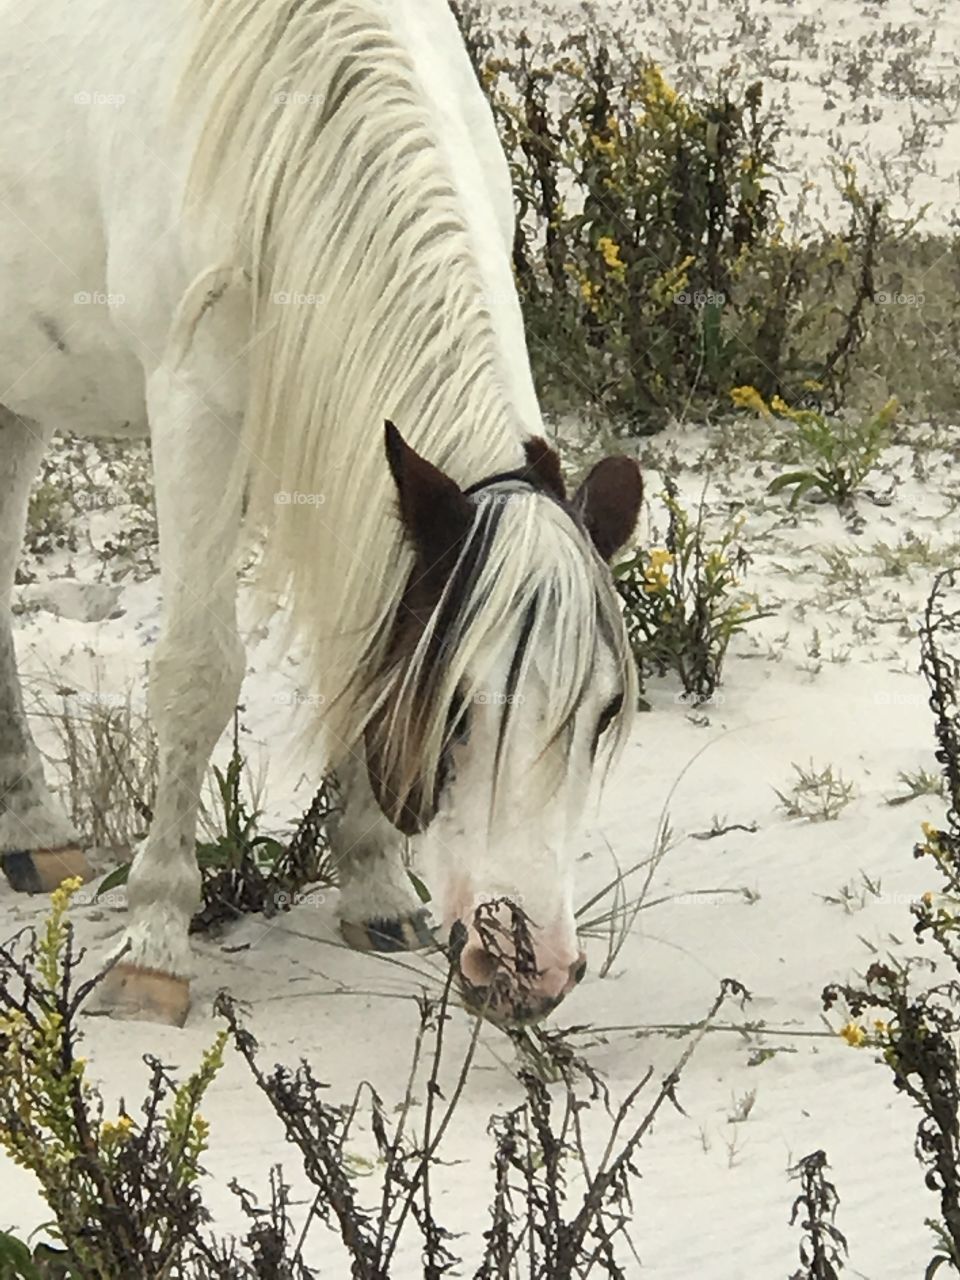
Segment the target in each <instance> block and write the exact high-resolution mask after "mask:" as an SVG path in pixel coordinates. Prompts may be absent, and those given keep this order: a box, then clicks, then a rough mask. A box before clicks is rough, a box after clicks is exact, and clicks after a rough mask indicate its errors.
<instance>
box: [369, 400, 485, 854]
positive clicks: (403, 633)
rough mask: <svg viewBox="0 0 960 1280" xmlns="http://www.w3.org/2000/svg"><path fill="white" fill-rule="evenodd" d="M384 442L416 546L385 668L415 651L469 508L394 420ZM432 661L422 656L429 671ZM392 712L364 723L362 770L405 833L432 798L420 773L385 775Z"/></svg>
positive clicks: (415, 742) (434, 641) (426, 815)
mask: <svg viewBox="0 0 960 1280" xmlns="http://www.w3.org/2000/svg"><path fill="white" fill-rule="evenodd" d="M385 444H386V453H387V461H388V463H389V465H390V470H391V472H392V474H393V478H394V482H395V484H396V486H397V497H398V500H399V508H400V518H401V520H402V522H403V527H404V531H405V533H406V535H407V537H408V538H409V539H410V541H411V543H412V544H413V547H414V550H415V552H416V561H415V564H414V568H413V571H412V573H411V574H410V578H409V580H408V581H407V586H406V590H405V591H404V593H403V597H402V599H401V602H400V607H399V609H398V611H397V616H396V621H395V623H394V629H393V634H392V636H391V638H390V642H389V645H388V649H387V654H386V659H385V669H386V671H390V670H393V669H395V668H396V667H397V666H400V665H402V664H403V663H404V662H405V661H406V660H408V659H409V658H410V657H411V656H412V655H413V653H414V652H415V651H416V649H417V646H418V645H419V643H420V641H421V639H422V637H423V634H424V632H425V631H426V629H427V626H428V625H429V623H430V620H431V618H433V616H434V614H435V613H436V611H437V608H438V606H439V604H440V599H441V597H442V595H443V592H444V588H445V587H446V585H447V583H448V581H449V580H450V577H451V575H452V573H453V570H454V568H455V566H456V564H457V560H458V558H459V556H460V553H461V551H462V550H463V547H464V544H465V542H466V539H467V535H468V534H469V531H470V528H471V526H472V524H473V519H474V515H475V511H474V508H473V506H472V504H471V503H470V500H469V498H467V497H466V496H465V495H464V494H463V492H462V491H461V490H460V488H459V487H458V486H457V485H456V484H455V483H454V481H453V480H451V479H450V477H449V476H447V475H445V474H444V473H443V472H442V471H440V470H439V468H437V467H435V466H433V464H432V463H430V462H428V461H427V460H426V459H425V458H422V457H421V456H420V455H419V454H418V453H417V452H416V451H415V450H414V449H411V448H410V446H409V445H408V444H407V443H406V441H405V440H404V439H403V437H402V436H401V434H400V432H399V431H398V430H397V428H396V427H395V426H394V425H393V423H392V422H388V423H387V424H386V438H385ZM459 604H460V602H459V601H456V600H451V602H450V607H449V609H448V610H447V613H448V616H449V617H450V618H451V619H452V618H454V617H456V614H457V611H458V609H459ZM444 639H445V635H444V628H442V627H440V626H438V627H437V628H436V629H435V631H434V633H433V636H432V637H431V646H432V647H435V649H436V652H437V655H438V657H439V652H440V650H441V648H442V645H443V642H444ZM433 665H434V664H433V663H432V662H430V661H429V660H428V662H427V669H430V668H431V667H432V666H433ZM424 701H426V700H424ZM392 712H393V708H392V706H391V705H390V703H387V704H386V705H385V706H384V707H382V708H381V709H380V710H379V711H378V712H377V714H376V715H375V716H374V717H373V718H372V719H371V721H370V723H369V724H368V726H367V729H366V734H365V743H366V750H367V770H368V773H369V776H370V785H371V787H372V789H373V793H374V795H375V796H376V798H377V802H378V804H379V805H380V808H381V809H382V810H383V812H384V813H385V814H386V816H387V817H388V818H389V819H390V821H391V822H392V823H393V824H394V825H395V826H396V827H397V828H398V829H399V830H400V831H402V832H403V833H404V834H405V835H416V834H417V833H418V832H419V831H422V830H423V829H424V828H425V827H426V826H427V824H428V823H429V821H430V819H431V818H432V817H433V815H434V813H435V812H436V805H437V800H438V796H436V795H432V796H427V795H426V794H425V792H426V788H425V784H424V781H423V780H422V779H419V780H416V779H415V778H411V779H409V780H407V781H403V780H401V779H399V778H394V777H391V776H389V775H390V771H389V770H388V769H387V768H386V767H385V765H384V759H385V751H384V739H385V737H386V734H387V732H388V725H389V723H390V719H391V717H392ZM428 715H429V707H427V706H425V705H424V706H423V715H422V718H421V719H420V722H419V723H417V722H415V723H413V724H407V725H405V726H404V730H405V732H406V734H407V753H408V754H409V757H410V758H411V759H414V760H417V759H421V758H422V752H421V751H420V742H419V740H420V739H422V735H423V732H424V731H425V728H426V723H427V718H428Z"/></svg>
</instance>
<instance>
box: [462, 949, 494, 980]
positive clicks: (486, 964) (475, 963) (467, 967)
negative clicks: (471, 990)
mask: <svg viewBox="0 0 960 1280" xmlns="http://www.w3.org/2000/svg"><path fill="white" fill-rule="evenodd" d="M497 968H498V962H497V959H496V957H495V956H492V955H491V954H490V953H489V951H485V950H484V948H483V947H477V946H473V947H465V948H464V949H463V951H462V952H461V953H460V973H461V974H462V975H463V977H464V978H466V980H467V982H469V983H470V985H471V986H472V987H476V988H478V989H482V988H484V987H489V986H492V985H493V980H494V978H495V977H496V976H497Z"/></svg>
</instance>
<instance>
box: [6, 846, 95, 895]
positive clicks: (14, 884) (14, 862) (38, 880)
mask: <svg viewBox="0 0 960 1280" xmlns="http://www.w3.org/2000/svg"><path fill="white" fill-rule="evenodd" d="M0 861H2V863H3V874H4V875H5V876H6V877H7V880H8V882H9V884H10V888H11V889H14V890H16V892H17V893H53V891H54V889H58V888H59V887H60V885H61V884H62V883H63V881H64V880H71V879H73V878H74V877H75V876H79V877H80V879H81V880H82V881H83V882H84V884H86V882H87V881H88V880H92V879H93V874H94V873H93V869H92V867H91V866H90V863H89V862H88V861H87V859H86V855H85V854H84V853H83V851H82V850H80V849H77V848H74V847H72V846H71V847H68V848H66V849H17V850H15V851H14V852H11V853H5V854H3V855H2V856H0Z"/></svg>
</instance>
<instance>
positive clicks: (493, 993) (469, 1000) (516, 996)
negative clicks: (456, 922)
mask: <svg viewBox="0 0 960 1280" xmlns="http://www.w3.org/2000/svg"><path fill="white" fill-rule="evenodd" d="M586 971H587V958H586V956H585V955H584V953H583V952H582V951H581V952H580V953H579V954H578V955H577V958H576V959H575V960H574V961H573V962H572V963H570V964H569V965H551V966H548V967H546V968H543V969H537V970H536V971H535V972H533V973H518V972H517V968H516V966H515V965H514V964H512V963H511V962H510V960H509V959H507V958H506V957H503V956H501V957H496V956H493V955H491V954H490V952H489V951H487V950H486V949H485V948H484V946H483V944H482V943H481V942H480V941H479V940H478V939H476V938H471V939H470V940H469V941H468V942H467V944H466V946H465V947H464V948H463V951H462V952H461V953H460V989H461V992H462V994H463V998H464V1002H465V1003H466V1005H467V1007H468V1008H469V1009H471V1010H472V1011H473V1012H475V1013H482V1014H483V1015H484V1017H486V1018H489V1020H490V1021H491V1022H495V1023H497V1024H498V1025H499V1026H524V1025H526V1024H529V1023H532V1022H540V1021H542V1019H544V1018H545V1017H546V1016H547V1015H548V1014H549V1013H552V1012H553V1010H554V1009H555V1008H556V1007H557V1005H558V1004H559V1003H560V1001H561V1000H562V999H563V998H564V996H566V995H568V994H569V993H570V992H571V991H572V990H573V988H574V987H575V986H576V985H577V983H578V982H579V981H580V980H581V978H582V977H583V975H584V974H585V973H586Z"/></svg>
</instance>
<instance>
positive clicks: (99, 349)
mask: <svg viewBox="0 0 960 1280" xmlns="http://www.w3.org/2000/svg"><path fill="white" fill-rule="evenodd" d="M0 324H2V329H3V331H4V332H5V334H6V337H5V341H4V345H3V351H2V354H0V385H3V386H5V387H6V388H7V390H6V391H5V392H4V394H3V403H4V404H5V405H6V407H7V408H9V409H11V410H12V411H13V412H14V413H17V414H20V415H21V416H22V417H25V418H31V419H33V420H34V421H36V422H40V423H43V424H45V425H49V426H51V427H54V428H55V429H57V430H60V431H64V432H67V433H70V434H72V435H80V436H106V437H114V438H123V437H137V436H143V435H146V434H147V413H146V406H145V403H144V376H143V370H142V367H141V365H140V363H139V361H138V360H137V359H136V357H135V356H134V354H133V353H132V351H131V350H130V347H129V345H127V344H125V343H124V342H123V341H122V340H121V339H120V338H119V337H118V336H117V334H116V331H115V329H114V326H113V323H112V322H111V320H110V317H109V312H108V308H107V306H106V305H105V304H102V305H101V304H100V303H98V302H97V301H95V300H91V301H87V302H78V303H76V304H74V305H73V306H72V307H70V308H69V309H67V308H63V309H56V308H53V307H51V308H47V309H40V310H38V309H36V308H31V309H30V311H29V312H28V313H27V315H26V317H24V316H23V315H22V314H21V316H20V317H19V319H18V320H17V321H16V322H15V323H14V322H13V321H12V320H11V319H6V318H4V319H2V320H0ZM25 371H26V372H25Z"/></svg>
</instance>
